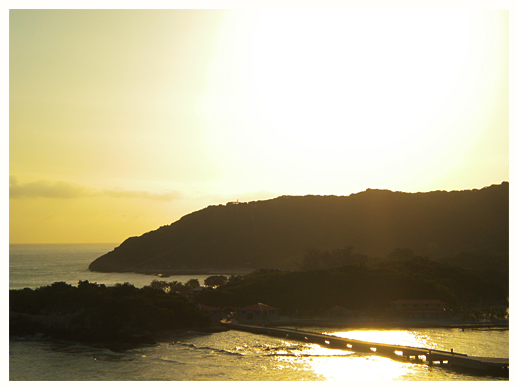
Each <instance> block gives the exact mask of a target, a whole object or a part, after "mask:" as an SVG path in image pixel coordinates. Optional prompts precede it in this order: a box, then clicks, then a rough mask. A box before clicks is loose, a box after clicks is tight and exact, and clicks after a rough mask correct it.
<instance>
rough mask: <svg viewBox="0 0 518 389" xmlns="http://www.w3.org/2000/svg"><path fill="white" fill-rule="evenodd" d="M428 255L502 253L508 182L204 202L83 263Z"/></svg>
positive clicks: (109, 267) (285, 264) (215, 266)
mask: <svg viewBox="0 0 518 389" xmlns="http://www.w3.org/2000/svg"><path fill="white" fill-rule="evenodd" d="M347 246H352V247H353V248H354V251H355V252H359V253H363V254H365V255H367V256H371V257H385V256H386V255H387V254H388V253H390V252H392V251H393V250H394V249H396V248H406V249H409V250H412V251H413V252H414V253H415V254H416V255H421V256H426V257H429V258H431V259H438V258H448V257H455V256H458V255H459V254H460V253H474V254H478V255H497V256H508V255H509V183H508V182H502V183H501V184H499V185H491V186H489V187H485V188H482V189H473V190H462V191H451V192H446V191H434V192H427V193H404V192H392V191H389V190H377V189H367V190H366V191H364V192H360V193H356V194H351V195H349V196H313V195H308V196H281V197H278V198H275V199H272V200H265V201H253V202H248V203H237V204H236V203H228V204H227V205H218V206H215V205H211V206H209V207H207V208H204V209H202V210H199V211H196V212H193V213H191V214H188V215H185V216H183V217H182V218H181V219H179V220H178V221H176V222H174V223H172V224H170V225H168V226H163V227H160V228H159V229H157V230H154V231H150V232H147V233H145V234H143V235H142V236H140V237H131V238H128V239H127V240H125V241H124V242H123V243H122V244H121V245H120V246H118V247H117V248H115V249H114V250H113V251H111V252H109V253H106V254H104V255H103V256H101V257H99V258H97V259H96V260H95V261H93V262H92V263H91V264H90V267H89V268H90V270H92V271H100V272H125V271H133V272H144V273H151V272H156V273H167V272H169V273H173V272H175V271H177V272H182V271H183V272H185V271H190V270H193V271H205V270H206V271H214V270H223V269H225V270H230V269H258V268H278V269H296V268H298V267H299V264H300V260H301V258H302V257H303V255H304V253H305V252H306V251H307V250H308V249H310V248H318V249H322V250H333V249H338V248H343V247H347Z"/></svg>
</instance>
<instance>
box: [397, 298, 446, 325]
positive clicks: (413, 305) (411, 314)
mask: <svg viewBox="0 0 518 389" xmlns="http://www.w3.org/2000/svg"><path fill="white" fill-rule="evenodd" d="M390 307H391V310H392V313H393V314H394V315H395V316H397V317H399V318H402V319H417V320H420V319H426V320H428V319H447V313H446V303H444V302H442V301H441V300H396V301H392V302H391V303H390Z"/></svg>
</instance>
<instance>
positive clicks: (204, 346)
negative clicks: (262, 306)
mask: <svg viewBox="0 0 518 389" xmlns="http://www.w3.org/2000/svg"><path fill="white" fill-rule="evenodd" d="M115 246H116V245H115V244H113V245H109V244H91V245H10V252H9V288H10V289H20V288H24V287H28V288H37V287H39V286H43V285H49V284H52V283H53V282H57V281H65V282H67V283H69V284H72V285H76V284H77V282H78V281H79V280H89V281H90V282H97V283H103V284H105V285H114V284H115V283H118V282H119V283H123V282H130V283H132V284H134V285H135V286H137V287H142V286H144V285H148V284H149V283H150V282H151V281H152V280H153V279H156V277H154V276H150V275H141V274H134V273H93V272H90V271H88V264H89V263H90V262H91V261H93V260H94V259H95V258H97V257H98V256H100V255H102V254H104V253H105V252H107V251H109V250H112V249H113V248H114V247H115ZM206 277H207V275H188V276H178V277H174V276H173V277H171V278H168V279H167V280H174V279H176V280H178V281H181V282H185V281H187V280H188V279H191V278H198V279H199V281H200V282H202V281H203V280H204V279H205V278H206ZM299 329H304V330H308V331H314V332H323V333H324V332H325V333H329V334H334V335H337V336H342V337H347V338H353V339H361V340H370V341H374V342H380V343H391V344H400V345H408V346H418V347H428V348H433V349H440V350H450V349H451V348H454V350H455V351H456V352H459V353H465V354H468V355H478V356H486V357H499V358H508V357H509V331H507V330H502V331H501V330H498V331H482V330H466V331H464V332H463V331H462V330H460V329H437V328H435V329H432V328H430V329H426V328H424V329H423V328H420V329H412V328H410V329H406V330H401V329H386V330H383V329H369V328H355V329H351V328H345V327H344V328H333V329H330V328H325V327H320V328H318V327H308V328H302V327H299ZM9 379H10V380H11V381H160V380H166V381H344V382H350V381H368V382H370V381H375V382H378V381H379V382H390V381H392V382H394V381H494V380H507V379H504V378H498V377H492V376H483V375H472V374H467V373H461V372H456V371H453V370H450V369H447V368H443V367H439V366H427V365H423V364H414V363H407V362H399V361H395V360H391V359H389V358H385V357H380V356H376V355H373V354H364V353H354V352H350V351H346V350H334V349H326V348H324V347H321V346H319V345H315V344H309V343H303V342H299V341H294V340H286V339H280V338H274V337H268V336H265V335H256V334H249V333H245V332H239V331H227V332H220V333H215V334H205V333H198V332H187V333H184V334H181V335H178V336H176V337H171V338H169V339H167V340H164V341H161V342H159V343H157V344H156V345H153V346H146V347H138V348H133V349H126V350H114V349H110V348H108V347H106V346H103V345H96V346H92V345H85V344H81V343H76V342H63V341H55V340H50V339H38V338H15V337H10V338H9Z"/></svg>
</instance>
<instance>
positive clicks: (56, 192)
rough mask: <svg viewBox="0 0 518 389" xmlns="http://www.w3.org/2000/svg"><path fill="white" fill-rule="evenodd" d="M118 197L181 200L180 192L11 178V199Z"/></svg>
mask: <svg viewBox="0 0 518 389" xmlns="http://www.w3.org/2000/svg"><path fill="white" fill-rule="evenodd" d="M96 196H106V197H116V198H141V199H150V200H157V201H173V200H176V199H179V198H181V194H180V192H177V191H169V192H165V193H152V192H148V191H135V190H126V189H122V188H115V189H101V190H99V189H94V188H88V187H85V186H81V185H77V184H74V183H69V182H64V181H46V180H39V181H34V182H29V183H25V184H20V183H18V180H17V179H16V177H15V176H9V198H12V199H16V198H36V197H43V198H55V199H71V198H78V197H96Z"/></svg>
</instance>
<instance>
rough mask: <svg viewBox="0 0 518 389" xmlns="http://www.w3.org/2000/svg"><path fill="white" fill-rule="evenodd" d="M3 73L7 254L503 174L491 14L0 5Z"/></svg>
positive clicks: (503, 100) (499, 13)
mask: <svg viewBox="0 0 518 389" xmlns="http://www.w3.org/2000/svg"><path fill="white" fill-rule="evenodd" d="M9 69H10V71H9V142H4V143H5V144H6V145H7V144H8V145H9V175H10V177H11V178H10V200H11V201H10V202H9V207H10V212H9V216H10V217H9V222H10V227H9V228H10V234H9V239H10V241H11V242H12V243H15V242H18V243H24V242H25V243H27V242H33V243H36V242H38V243H43V242H47V243H50V242H95V241H96V242H101V241H102V242H121V241H123V240H124V239H126V238H127V237H128V236H134V235H140V234H142V233H144V232H146V231H149V230H151V229H154V228H157V227H158V226H160V225H164V224H169V223H172V222H174V221H176V220H178V219H179V218H180V217H182V216H184V215H185V214H187V213H190V212H193V211H196V210H198V209H202V208H204V207H206V206H207V205H211V204H220V203H223V204H224V203H226V202H228V201H230V200H235V199H240V200H242V201H253V200H265V199H269V198H274V197H277V196H280V195H307V194H315V195H349V194H351V193H358V192H361V191H364V190H366V189H367V188H379V189H389V190H393V191H404V192H419V191H421V192H427V191H433V190H462V189H475V188H483V187H484V186H489V185H492V184H500V183H501V182H502V181H508V180H509V12H508V11H507V10H483V9H478V10H476V9H467V8H466V9H426V10H425V9H396V8H394V9H346V8H341V9H318V8H317V9H310V10H308V9H296V8H294V9H266V10H260V9H239V10H236V9H234V10H198V9H196V10H185V9H180V10H175V9H170V10H80V9H71V10H53V9H46V10H37V9H36V10H30V9H20V10H11V11H10V12H9ZM78 220H80V221H81V222H80V223H78ZM99 226H105V228H100V227H99Z"/></svg>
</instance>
